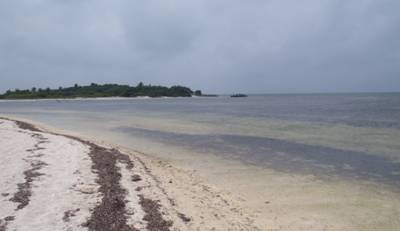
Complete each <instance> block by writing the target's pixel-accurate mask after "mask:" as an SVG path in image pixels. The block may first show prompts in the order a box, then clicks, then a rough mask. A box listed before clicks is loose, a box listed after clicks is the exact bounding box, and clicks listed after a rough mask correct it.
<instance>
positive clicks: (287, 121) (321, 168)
mask: <svg viewBox="0 0 400 231" xmlns="http://www.w3.org/2000/svg"><path fill="white" fill-rule="evenodd" d="M0 114H6V115H14V116H18V117H23V118H28V119H33V120H37V121H40V122H43V123H48V124H50V125H52V126H56V127H60V128H65V129H71V130H76V131H84V130H93V131H107V132H110V133H111V134H115V135H117V134H118V136H124V137H126V138H127V139H126V140H129V138H131V139H134V138H141V139H148V140H151V141H152V142H158V143H162V144H166V145H170V146H176V147H181V148H183V149H185V150H190V151H193V152H195V153H198V154H200V155H203V154H207V153H213V154H215V155H219V156H223V157H224V158H229V159H236V160H239V161H242V162H243V163H246V164H253V165H259V166H263V167H268V168H274V169H277V170H281V171H297V172H306V173H311V174H315V175H325V176H331V175H336V176H345V177H355V178H364V179H370V180H374V181H379V182H386V183H388V184H392V185H393V184H395V185H399V186H400V164H399V163H400V94H396V93H392V94H309V95H254V96H250V97H248V98H229V97H223V96H222V97H218V98H176V99H128V100H43V101H18V102H17V101H1V102H0Z"/></svg>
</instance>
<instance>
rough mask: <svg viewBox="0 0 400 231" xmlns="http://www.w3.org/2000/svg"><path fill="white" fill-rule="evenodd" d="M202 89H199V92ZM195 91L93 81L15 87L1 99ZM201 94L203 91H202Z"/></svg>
mask: <svg viewBox="0 0 400 231" xmlns="http://www.w3.org/2000/svg"><path fill="white" fill-rule="evenodd" d="M199 92H200V91H197V93H199ZM193 94H194V92H193V91H192V90H191V89H190V88H187V87H183V86H172V87H163V86H151V85H144V84H143V83H139V84H138V85H137V86H136V87H132V86H129V85H118V84H104V85H99V84H95V83H92V84H91V85H89V86H79V85H78V84H75V85H74V86H73V87H68V88H62V87H59V88H58V89H50V88H46V89H41V88H35V87H33V88H32V89H27V90H19V89H15V90H14V91H12V90H8V91H7V92H6V93H5V94H3V95H0V99H46V98H49V99H50V98H76V97H85V98H86V97H113V96H114V97H115V96H119V97H137V96H149V97H164V96H166V97H178V96H180V97H191V96H192V95H193ZM200 94H201V92H200Z"/></svg>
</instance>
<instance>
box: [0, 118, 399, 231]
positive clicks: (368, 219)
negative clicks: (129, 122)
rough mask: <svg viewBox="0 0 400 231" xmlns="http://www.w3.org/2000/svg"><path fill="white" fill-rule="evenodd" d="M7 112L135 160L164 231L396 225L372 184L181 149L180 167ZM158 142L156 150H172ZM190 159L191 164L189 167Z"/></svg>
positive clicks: (386, 193)
mask: <svg viewBox="0 0 400 231" xmlns="http://www.w3.org/2000/svg"><path fill="white" fill-rule="evenodd" d="M6 117H10V116H6ZM11 118H13V119H15V120H20V121H23V122H28V123H30V124H33V125H35V126H36V127H38V128H39V129H42V130H44V131H45V132H50V133H52V132H53V133H56V134H61V135H66V136H73V137H78V138H79V139H83V140H86V141H89V142H93V143H95V144H97V145H99V146H101V147H105V148H107V149H110V150H111V149H117V150H119V151H120V152H121V153H123V154H126V155H128V156H129V157H130V158H131V160H132V161H133V162H134V163H137V164H135V168H136V167H137V168H139V171H140V172H142V173H143V174H142V175H140V177H141V178H142V180H141V181H139V182H143V178H145V177H143V176H148V177H149V179H151V180H149V181H151V182H152V183H150V184H147V185H144V186H143V188H142V190H144V191H145V192H147V194H148V195H150V196H151V198H153V199H154V200H158V201H160V205H161V208H167V209H166V210H163V211H164V212H162V214H163V216H164V215H165V214H169V213H168V211H169V210H170V211H174V214H175V215H174V216H167V218H169V219H167V220H171V221H172V222H173V227H172V228H171V230H196V229H199V230H211V229H216V230H227V229H230V230H277V229H278V230H323V229H325V230H343V229H351V230H376V229H380V230H396V228H395V227H397V226H398V225H400V219H399V218H398V217H397V216H396V214H398V213H400V196H399V194H398V193H394V192H391V191H390V190H387V189H386V188H382V187H380V186H379V185H370V184H363V183H360V182H357V181H351V182H347V181H342V180H340V179H332V180H331V181H322V180H320V179H318V178H316V177H313V176H311V175H305V176H300V175H296V174H290V173H282V172H275V171H273V170H270V169H261V168H256V167H254V166H244V165H241V164H239V163H237V162H235V161H227V160H224V161H223V162H221V161H220V160H217V159H214V158H208V159H201V158H195V156H193V155H192V154H189V153H185V155H187V157H186V158H188V159H190V162H192V163H191V164H190V165H187V166H184V165H180V164H178V163H176V162H172V161H170V160H168V159H164V158H161V157H160V156H157V155H154V153H153V152H148V150H146V149H144V150H143V151H142V149H140V151H137V150H135V149H136V148H135V149H133V148H132V147H125V146H121V145H115V144H117V143H118V142H115V144H112V143H108V142H105V141H101V140H98V139H96V138H95V137H94V135H95V134H87V135H90V138H87V137H83V136H82V135H81V134H79V133H73V132H69V131H68V132H67V131H65V130H60V129H56V128H53V127H49V126H47V125H45V124H43V123H37V122H34V121H30V120H26V119H18V118H15V117H12V116H11ZM0 134H1V132H0ZM92 135H93V136H92ZM98 137H102V138H103V139H105V137H108V136H98ZM110 140H112V141H115V140H113V139H110ZM136 142H143V145H146V146H148V145H151V146H152V145H156V144H155V143H150V142H144V141H141V140H138V141H136ZM163 148H164V147H161V149H159V150H164V151H163V152H166V153H167V152H172V153H175V152H176V151H179V150H173V149H172V150H166V149H163ZM201 160H202V161H203V162H199V161H201ZM196 163H197V164H196ZM194 165H197V167H196V168H193V167H194ZM199 165H200V166H199ZM125 166H126V164H123V163H122V164H121V163H119V164H118V167H119V169H120V170H121V171H120V173H121V174H122V175H123V176H124V175H129V170H127V169H126V167H125ZM215 176H218V177H215ZM0 179H1V178H0ZM146 179H147V178H146ZM250 179H251V180H250ZM120 181H121V184H122V185H123V186H124V187H125V188H129V187H130V186H129V185H130V184H132V180H131V179H129V177H122V178H121V180H120ZM141 187H142V186H141ZM132 191H134V190H132ZM155 191H156V192H155ZM157 192H158V193H157ZM135 193H136V192H133V193H128V195H129V196H128V197H129V198H134V197H135ZM139 200H140V198H139V197H137V198H136V199H135V200H131V201H130V202H127V204H128V207H129V206H130V207H134V206H137V205H138V201H139ZM0 211H1V210H0ZM72 212H73V210H72ZM135 214H136V215H135ZM142 215H143V211H142V212H141V213H134V212H133V215H132V214H131V215H129V216H133V217H135V219H138V217H144V215H143V216H142ZM171 217H172V218H171ZM0 219H2V217H1V213H0ZM143 230H145V229H143Z"/></svg>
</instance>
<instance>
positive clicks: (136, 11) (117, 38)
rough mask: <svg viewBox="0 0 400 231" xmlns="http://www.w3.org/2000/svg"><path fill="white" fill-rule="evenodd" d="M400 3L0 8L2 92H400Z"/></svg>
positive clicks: (149, 0)
mask: <svg viewBox="0 0 400 231" xmlns="http://www.w3.org/2000/svg"><path fill="white" fill-rule="evenodd" d="M399 9H400V2H399V1H398V0H379V1H377V0H347V1H344V0H343V1H340V0H339V1H334V0H306V1H294V0H293V1H281V0H270V1H268V0H248V1H240V0H229V1H228V0H213V1H211V0H205V1H184V0H170V1H155V0H146V1H135V0H115V1H106V0H81V1H78V0H69V1H68V0H19V1H11V0H3V1H1V2H0V79H1V86H0V90H1V91H4V90H5V89H8V88H16V87H18V88H28V87H31V86H39V87H46V86H50V87H57V86H59V85H63V86H66V85H72V84H74V83H75V82H77V83H81V84H85V83H90V82H99V83H102V82H116V83H128V84H136V83H137V82H138V81H144V82H146V83H152V84H165V85H170V84H183V85H188V86H191V87H193V88H201V89H204V90H206V91H210V92H227V93H229V92H234V91H245V92H316V91H317V92H321V91H399V90H400V14H398V10H399Z"/></svg>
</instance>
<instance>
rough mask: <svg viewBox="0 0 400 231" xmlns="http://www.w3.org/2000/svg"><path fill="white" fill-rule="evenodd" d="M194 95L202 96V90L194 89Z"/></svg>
mask: <svg viewBox="0 0 400 231" xmlns="http://www.w3.org/2000/svg"><path fill="white" fill-rule="evenodd" d="M194 95H195V96H202V93H201V91H200V90H196V91H194Z"/></svg>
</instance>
